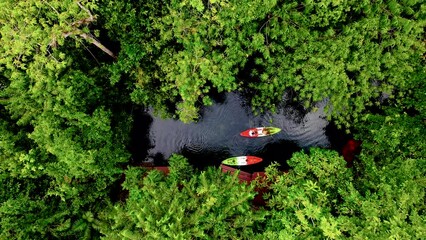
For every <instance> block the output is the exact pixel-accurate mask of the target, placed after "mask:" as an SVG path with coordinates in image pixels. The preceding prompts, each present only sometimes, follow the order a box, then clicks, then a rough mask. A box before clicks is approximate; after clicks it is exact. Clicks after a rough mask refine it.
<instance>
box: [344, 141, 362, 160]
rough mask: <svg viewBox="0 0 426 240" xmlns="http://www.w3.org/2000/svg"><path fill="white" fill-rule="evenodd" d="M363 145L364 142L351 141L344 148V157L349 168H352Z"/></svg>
mask: <svg viewBox="0 0 426 240" xmlns="http://www.w3.org/2000/svg"><path fill="white" fill-rule="evenodd" d="M361 143H362V141H359V140H355V139H349V140H348V141H347V142H346V144H345V146H343V148H342V155H343V158H344V159H345V160H346V162H347V166H348V167H352V164H353V161H354V158H355V156H356V155H358V154H359V153H360V152H361Z"/></svg>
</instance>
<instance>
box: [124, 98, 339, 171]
mask: <svg viewBox="0 0 426 240" xmlns="http://www.w3.org/2000/svg"><path fill="white" fill-rule="evenodd" d="M214 101H215V103H214V104H213V105H212V106H209V107H203V109H202V111H201V113H202V116H201V118H200V120H199V121H198V122H197V123H189V124H184V123H182V122H180V121H178V120H173V119H161V118H159V117H156V116H154V115H153V114H152V112H153V111H152V110H149V111H142V110H140V111H139V112H136V113H135V114H134V128H133V133H132V145H131V146H132V147H131V149H130V150H131V152H132V153H133V161H134V163H135V164H137V163H141V162H143V161H150V162H154V163H155V165H166V164H167V161H166V159H168V158H169V157H170V156H171V154H173V153H178V154H182V155H183V156H185V157H186V158H188V160H189V162H190V163H191V164H192V165H193V166H194V167H196V168H198V169H204V168H205V167H207V166H219V165H220V163H221V162H222V161H223V160H224V159H226V158H228V157H233V156H243V155H254V156H259V157H262V158H263V160H264V161H263V162H262V163H260V164H257V165H254V166H246V167H241V170H244V171H249V172H253V171H263V170H264V168H265V167H266V166H268V165H269V164H270V163H271V162H278V163H279V164H280V165H281V168H282V169H283V170H285V169H288V166H287V163H286V161H287V160H288V159H289V158H291V156H292V154H293V153H294V152H297V151H300V150H301V149H305V148H309V147H312V146H319V147H330V141H329V139H332V138H333V137H335V136H337V135H338V131H336V132H333V131H328V133H327V134H326V127H327V126H328V122H327V121H326V120H325V114H324V106H325V102H322V103H319V104H318V105H317V106H316V107H317V108H318V109H319V110H318V111H316V112H306V110H304V109H299V108H300V106H293V105H292V104H282V106H280V107H279V108H278V109H277V112H276V113H265V114H263V115H260V116H259V115H258V116H255V115H253V113H252V111H251V109H250V108H249V106H248V105H247V104H246V103H247V99H246V98H245V97H244V96H242V95H241V94H238V93H227V94H223V95H218V96H216V97H215V98H214ZM258 126H275V127H279V128H281V129H282V131H281V132H280V133H278V134H275V135H272V136H269V137H263V138H257V139H248V138H244V137H241V136H239V133H240V132H242V131H244V130H246V129H248V128H251V127H258Z"/></svg>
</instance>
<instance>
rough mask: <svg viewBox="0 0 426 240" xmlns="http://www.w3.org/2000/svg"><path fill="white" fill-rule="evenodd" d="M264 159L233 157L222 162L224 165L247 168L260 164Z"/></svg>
mask: <svg viewBox="0 0 426 240" xmlns="http://www.w3.org/2000/svg"><path fill="white" fill-rule="evenodd" d="M261 161H262V158H260V157H255V156H239V157H231V158H227V159H225V160H223V161H222V163H223V164H226V165H230V166H246V165H252V164H256V163H260V162H261Z"/></svg>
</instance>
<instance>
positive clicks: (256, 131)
mask: <svg viewBox="0 0 426 240" xmlns="http://www.w3.org/2000/svg"><path fill="white" fill-rule="evenodd" d="M280 131H281V129H279V128H276V127H257V128H249V129H247V130H245V131H244V132H241V133H240V136H242V137H248V138H258V137H266V136H270V135H272V134H275V133H279V132H280Z"/></svg>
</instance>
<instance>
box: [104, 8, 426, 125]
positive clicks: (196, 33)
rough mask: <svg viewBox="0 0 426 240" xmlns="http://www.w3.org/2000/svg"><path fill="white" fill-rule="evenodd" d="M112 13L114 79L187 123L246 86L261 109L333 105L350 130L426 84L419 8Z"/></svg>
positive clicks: (109, 16) (131, 10) (136, 96)
mask: <svg viewBox="0 0 426 240" xmlns="http://www.w3.org/2000/svg"><path fill="white" fill-rule="evenodd" d="M112 5H113V6H114V8H113V9H114V10H110V9H111V8H110V6H108V8H107V9H103V10H101V11H102V14H103V15H105V16H107V19H106V20H105V21H106V23H105V25H106V26H107V28H108V30H109V32H110V35H111V36H112V37H113V38H115V39H117V40H118V41H120V42H121V44H122V49H121V52H120V56H119V59H118V62H117V63H116V64H115V66H114V68H113V69H112V72H113V73H114V75H113V76H114V77H113V79H112V81H113V82H117V81H119V78H120V76H122V75H124V76H126V77H127V76H128V75H130V76H131V78H132V79H134V80H133V82H135V83H136V87H135V90H134V92H133V93H132V99H133V100H134V101H135V102H137V103H142V104H145V105H151V106H154V109H157V110H158V111H161V112H163V113H164V112H171V113H174V114H176V115H177V116H179V118H180V119H181V120H183V121H191V120H194V119H196V118H197V116H198V113H197V111H198V110H197V109H198V108H197V106H199V105H200V104H210V103H211V100H210V97H209V94H211V93H212V92H223V91H234V90H237V89H242V88H240V87H244V89H251V90H252V94H251V95H253V99H252V106H253V108H255V109H258V110H265V109H272V110H273V109H274V108H275V105H276V103H277V101H280V100H281V97H282V94H283V92H284V91H285V90H287V89H292V90H293V91H294V92H295V93H296V95H295V96H294V98H295V100H297V101H299V102H301V103H303V104H304V106H305V107H306V108H311V107H314V106H315V103H317V102H319V101H322V100H324V99H327V101H328V106H329V110H330V111H329V113H330V117H333V118H334V119H335V121H336V122H338V123H339V124H345V125H347V126H349V125H348V124H349V123H350V122H353V121H355V122H357V121H358V120H360V117H362V115H363V114H364V113H365V112H366V108H367V107H369V106H373V105H376V104H379V102H378V99H379V98H380V96H381V95H382V94H387V95H389V96H390V97H391V98H397V99H401V98H402V97H403V96H404V95H405V94H408V93H409V92H410V91H412V89H413V88H412V87H413V86H415V85H418V84H419V83H421V82H422V80H421V79H422V78H421V77H418V76H419V74H422V73H423V72H424V69H423V67H422V66H424V59H422V58H421V56H422V55H424V53H425V45H424V41H423V40H424V37H423V33H424V27H425V23H426V22H425V16H426V15H425V9H424V8H422V4H421V1H417V0H415V1H391V2H382V1H378V2H377V1H376V2H373V3H372V2H371V1H361V2H359V1H303V2H300V1H290V2H285V3H284V2H277V1H275V0H271V1H266V2H265V1H228V0H218V1H207V2H202V1H171V2H168V3H165V2H164V3H163V2H145V3H122V2H115V3H112ZM159 5H165V6H167V7H165V8H161V7H159ZM122 16H126V17H122ZM119 19H120V20H119ZM123 19H124V20H123ZM141 19H143V20H141ZM141 29H143V30H141ZM238 74H239V75H241V76H244V77H243V78H242V79H239V78H236V76H237V75H238ZM127 81H129V80H127Z"/></svg>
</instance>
